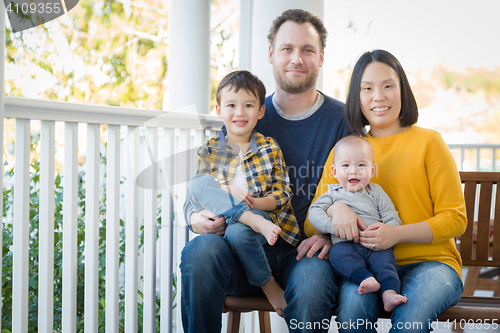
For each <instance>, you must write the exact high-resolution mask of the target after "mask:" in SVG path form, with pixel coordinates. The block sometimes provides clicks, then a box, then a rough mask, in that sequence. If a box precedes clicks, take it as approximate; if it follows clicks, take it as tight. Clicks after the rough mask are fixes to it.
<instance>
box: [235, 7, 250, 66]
mask: <svg viewBox="0 0 500 333" xmlns="http://www.w3.org/2000/svg"><path fill="white" fill-rule="evenodd" d="M252 21H253V0H240V26H239V34H240V45H239V55H240V59H239V61H240V65H239V68H238V69H240V70H243V69H246V70H249V71H251V70H252Z"/></svg>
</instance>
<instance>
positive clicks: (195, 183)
mask: <svg viewBox="0 0 500 333" xmlns="http://www.w3.org/2000/svg"><path fill="white" fill-rule="evenodd" d="M188 197H189V200H190V201H191V203H192V205H193V207H194V210H195V211H196V212H199V211H202V210H203V209H208V210H209V211H211V212H212V213H214V214H215V215H217V216H224V217H225V218H226V223H227V228H226V234H225V235H224V239H225V240H226V241H227V242H228V244H229V246H230V247H231V250H232V251H233V252H234V253H235V254H236V255H237V256H238V259H239V260H240V262H241V264H242V265H243V267H244V269H245V271H246V273H247V278H248V282H250V284H251V285H253V286H257V287H262V286H263V285H265V284H266V283H268V282H269V280H270V279H271V268H270V267H269V263H268V262H267V258H266V254H265V253H264V248H263V247H262V245H264V244H265V243H266V242H267V241H266V238H265V237H264V236H263V235H262V234H260V233H257V232H255V231H254V230H253V229H252V228H250V227H249V226H247V225H245V224H243V223H241V222H237V220H238V218H239V217H240V216H241V214H243V213H244V212H245V211H247V210H250V211H251V212H252V213H254V214H256V215H260V216H262V217H264V218H265V219H267V220H269V221H272V220H271V217H270V216H269V214H267V213H266V212H263V211H261V210H258V209H249V207H248V205H247V204H246V203H244V202H242V201H240V200H239V199H237V198H235V197H233V196H232V195H231V194H230V193H228V192H226V191H224V190H223V189H222V188H221V186H220V185H219V183H218V182H217V181H216V180H215V179H214V178H213V177H212V176H210V175H206V174H198V175H196V176H194V177H193V178H192V179H191V181H190V182H189V184H188Z"/></svg>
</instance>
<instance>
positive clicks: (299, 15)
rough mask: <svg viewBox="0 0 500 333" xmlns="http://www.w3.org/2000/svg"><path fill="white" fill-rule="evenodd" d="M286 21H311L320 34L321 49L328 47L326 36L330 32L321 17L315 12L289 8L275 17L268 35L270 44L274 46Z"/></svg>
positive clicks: (300, 22) (299, 22)
mask: <svg viewBox="0 0 500 333" xmlns="http://www.w3.org/2000/svg"><path fill="white" fill-rule="evenodd" d="M286 21H293V22H295V23H298V24H302V23H307V22H309V23H311V24H312V25H313V26H314V28H315V29H316V31H317V32H318V35H319V40H320V42H321V50H324V49H325V47H326V36H327V34H328V32H327V31H326V28H325V26H324V25H323V22H322V21H321V19H320V18H319V17H317V16H314V15H313V14H311V13H309V12H307V11H305V10H302V9H289V10H286V11H284V12H283V13H282V14H281V15H280V16H278V17H277V18H276V19H274V21H273V24H272V25H271V29H269V34H268V35H267V39H268V40H269V44H271V45H272V46H274V38H275V37H276V34H277V33H278V30H280V27H281V26H282V25H283V23H285V22H286Z"/></svg>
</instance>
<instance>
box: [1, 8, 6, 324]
mask: <svg viewBox="0 0 500 333" xmlns="http://www.w3.org/2000/svg"><path fill="white" fill-rule="evenodd" d="M0 27H5V7H3V6H0ZM0 77H1V78H2V84H0V120H1V121H0V146H1V147H3V121H4V110H5V102H4V98H3V95H4V84H3V82H5V30H4V31H3V33H0ZM2 149H3V148H2ZM0 168H1V171H2V175H3V154H0ZM0 198H3V176H2V177H0ZM0 212H3V200H0ZM2 235H3V223H0V244H3V237H2ZM2 249H3V246H2V247H0V267H3V263H2V258H3V253H2ZM2 300H3V297H2V291H1V290H0V313H2V305H3V302H2ZM1 329H2V323H1V322H0V330H1Z"/></svg>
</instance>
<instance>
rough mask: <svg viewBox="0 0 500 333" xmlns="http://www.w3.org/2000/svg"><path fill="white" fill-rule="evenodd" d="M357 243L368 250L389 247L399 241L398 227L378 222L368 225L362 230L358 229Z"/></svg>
mask: <svg viewBox="0 0 500 333" xmlns="http://www.w3.org/2000/svg"><path fill="white" fill-rule="evenodd" d="M359 243H360V244H361V245H363V246H364V247H366V248H367V249H370V250H375V251H380V250H386V249H389V248H391V247H393V246H394V245H396V244H397V243H399V235H398V227H393V226H390V225H387V224H384V223H380V222H379V223H375V224H372V225H369V226H368V227H367V228H366V229H365V230H364V231H360V233H359ZM374 245H375V247H374Z"/></svg>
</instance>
